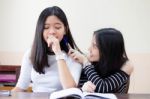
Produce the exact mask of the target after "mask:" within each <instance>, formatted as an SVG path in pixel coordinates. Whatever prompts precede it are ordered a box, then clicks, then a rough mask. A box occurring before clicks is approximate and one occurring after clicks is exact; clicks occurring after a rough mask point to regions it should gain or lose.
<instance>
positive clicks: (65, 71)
mask: <svg viewBox="0 0 150 99" xmlns="http://www.w3.org/2000/svg"><path fill="white" fill-rule="evenodd" d="M47 44H48V47H50V48H51V49H52V51H53V52H54V53H55V55H56V60H57V64H58V71H59V78H60V82H61V85H62V87H63V88H64V89H66V88H71V87H76V86H77V84H76V83H75V80H74V78H73V76H72V75H71V72H70V70H69V68H68V66H67V63H66V60H65V58H64V56H63V52H62V51H61V48H60V43H59V40H58V39H57V38H56V37H54V36H52V35H50V36H49V38H48V40H47ZM57 57H59V58H57Z"/></svg>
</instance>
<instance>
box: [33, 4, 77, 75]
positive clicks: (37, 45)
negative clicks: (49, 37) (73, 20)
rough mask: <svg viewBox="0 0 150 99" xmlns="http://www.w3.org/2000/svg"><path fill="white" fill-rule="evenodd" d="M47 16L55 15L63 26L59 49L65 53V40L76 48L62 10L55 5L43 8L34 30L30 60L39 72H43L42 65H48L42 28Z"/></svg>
mask: <svg viewBox="0 0 150 99" xmlns="http://www.w3.org/2000/svg"><path fill="white" fill-rule="evenodd" d="M49 16H56V17H57V18H58V19H60V21H61V22H62V23H63V24H64V26H65V32H66V34H65V35H64V38H63V39H62V41H61V42H60V46H61V49H62V50H64V51H65V52H66V53H67V52H68V50H69V49H68V47H67V45H66V42H67V43H69V44H70V45H71V47H72V48H74V49H77V50H79V49H78V47H77V46H76V44H75V42H74V40H73V37H72V35H71V31H70V28H69V24H68V21H67V17H66V15H65V13H64V12H63V10H62V9H61V8H59V7H57V6H53V7H48V8H45V9H44V10H43V11H42V12H41V14H40V16H39V18H38V22H37V26H36V31H35V38H34V41H33V45H32V51H31V62H32V64H33V68H34V69H35V70H36V71H37V72H39V73H45V71H44V67H49V64H48V57H47V53H48V47H47V43H46V42H45V40H44V38H43V30H44V24H45V21H46V19H47V17H49Z"/></svg>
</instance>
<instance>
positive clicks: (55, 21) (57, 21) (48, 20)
mask: <svg viewBox="0 0 150 99" xmlns="http://www.w3.org/2000/svg"><path fill="white" fill-rule="evenodd" d="M45 24H60V25H62V24H63V23H62V21H61V20H60V19H59V18H58V17H57V16H54V15H52V16H48V17H47V18H46V21H45Z"/></svg>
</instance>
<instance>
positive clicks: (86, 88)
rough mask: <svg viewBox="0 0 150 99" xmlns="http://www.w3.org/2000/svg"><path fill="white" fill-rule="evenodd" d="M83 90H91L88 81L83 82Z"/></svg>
mask: <svg viewBox="0 0 150 99" xmlns="http://www.w3.org/2000/svg"><path fill="white" fill-rule="evenodd" d="M83 90H84V91H86V92H93V89H92V87H91V85H90V84H89V83H88V82H86V83H85V84H84V87H83Z"/></svg>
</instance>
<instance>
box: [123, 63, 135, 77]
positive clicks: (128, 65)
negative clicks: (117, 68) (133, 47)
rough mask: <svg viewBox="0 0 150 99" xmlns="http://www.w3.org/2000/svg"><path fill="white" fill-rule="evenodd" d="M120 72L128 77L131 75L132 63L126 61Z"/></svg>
mask: <svg viewBox="0 0 150 99" xmlns="http://www.w3.org/2000/svg"><path fill="white" fill-rule="evenodd" d="M121 70H122V71H124V72H125V73H127V74H128V75H131V74H132V72H133V70H134V66H133V63H132V62H131V61H127V62H126V63H124V64H123V66H122V68H121Z"/></svg>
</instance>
